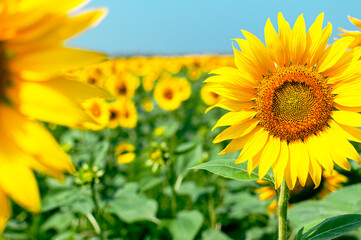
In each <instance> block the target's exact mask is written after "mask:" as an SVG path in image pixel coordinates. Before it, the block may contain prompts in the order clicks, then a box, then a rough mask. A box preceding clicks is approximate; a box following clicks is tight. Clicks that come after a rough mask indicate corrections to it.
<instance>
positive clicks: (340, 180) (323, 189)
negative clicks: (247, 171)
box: [255, 171, 347, 214]
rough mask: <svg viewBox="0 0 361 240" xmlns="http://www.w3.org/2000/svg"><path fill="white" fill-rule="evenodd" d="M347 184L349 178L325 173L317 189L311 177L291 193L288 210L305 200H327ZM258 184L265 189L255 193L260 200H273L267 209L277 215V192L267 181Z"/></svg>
mask: <svg viewBox="0 0 361 240" xmlns="http://www.w3.org/2000/svg"><path fill="white" fill-rule="evenodd" d="M346 182H347V177H345V176H344V175H342V174H340V173H339V172H337V171H333V172H332V173H328V172H326V171H323V173H322V179H321V184H320V185H319V186H318V187H317V188H315V185H314V183H313V181H312V180H311V178H310V177H309V178H308V179H307V181H306V185H305V186H304V187H302V186H301V185H300V184H299V183H297V184H296V186H295V188H294V189H293V190H292V191H290V199H289V203H290V204H289V205H288V208H291V207H292V204H295V203H298V202H301V201H304V200H308V199H322V198H325V197H326V196H327V195H328V194H329V193H331V192H333V191H336V190H337V189H339V188H342V187H343V185H342V184H344V183H346ZM258 183H259V184H261V185H263V187H261V188H258V189H256V190H255V193H257V194H259V196H258V198H259V199H261V200H272V202H271V203H270V204H269V205H268V207H267V213H268V214H271V213H275V212H276V209H277V202H276V191H275V190H274V189H273V187H272V186H270V185H269V183H268V182H266V181H263V180H261V181H258ZM264 185H266V186H264Z"/></svg>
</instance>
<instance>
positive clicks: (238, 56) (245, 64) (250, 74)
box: [232, 39, 262, 79]
mask: <svg viewBox="0 0 361 240" xmlns="http://www.w3.org/2000/svg"><path fill="white" fill-rule="evenodd" d="M240 40H242V39H240ZM240 40H237V42H238V41H240ZM232 47H233V52H234V61H235V64H236V66H237V68H238V69H239V70H240V71H241V72H242V74H243V75H245V76H246V78H247V79H262V74H260V73H259V72H258V71H257V69H256V67H255V66H254V64H253V63H252V61H250V60H249V59H248V58H247V57H246V56H245V55H244V53H241V52H240V51H239V50H238V49H236V48H235V47H234V44H233V42H232Z"/></svg>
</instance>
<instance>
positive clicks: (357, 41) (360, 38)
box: [339, 16, 361, 48]
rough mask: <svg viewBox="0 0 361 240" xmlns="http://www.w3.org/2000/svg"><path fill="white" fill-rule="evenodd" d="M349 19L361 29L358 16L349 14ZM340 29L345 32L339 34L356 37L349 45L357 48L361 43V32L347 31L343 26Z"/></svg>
mask: <svg viewBox="0 0 361 240" xmlns="http://www.w3.org/2000/svg"><path fill="white" fill-rule="evenodd" d="M348 19H349V20H350V22H351V23H352V24H354V25H355V26H356V27H358V28H359V29H361V21H360V20H359V19H357V18H354V17H351V16H348ZM339 30H340V31H341V32H343V33H340V34H339V35H340V36H341V37H349V36H351V37H354V38H355V39H354V41H353V42H352V43H351V44H350V46H348V47H349V48H355V47H358V46H360V45H361V32H359V31H347V30H345V29H343V28H339Z"/></svg>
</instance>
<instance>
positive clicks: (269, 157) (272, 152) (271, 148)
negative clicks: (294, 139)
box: [258, 136, 281, 179]
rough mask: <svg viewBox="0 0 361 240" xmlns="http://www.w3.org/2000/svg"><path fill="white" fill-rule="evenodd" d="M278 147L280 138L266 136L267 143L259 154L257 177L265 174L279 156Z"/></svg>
mask: <svg viewBox="0 0 361 240" xmlns="http://www.w3.org/2000/svg"><path fill="white" fill-rule="evenodd" d="M280 148H281V142H280V139H279V138H275V137H273V136H270V137H269V138H268V143H267V145H266V146H265V149H264V151H263V153H262V156H261V160H260V164H259V169H258V175H259V179H262V178H263V177H264V176H265V175H266V174H267V172H268V170H269V169H270V168H271V166H272V165H273V164H274V162H275V161H276V160H277V158H278V156H279V152H280Z"/></svg>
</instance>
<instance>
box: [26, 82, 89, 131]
mask: <svg viewBox="0 0 361 240" xmlns="http://www.w3.org/2000/svg"><path fill="white" fill-rule="evenodd" d="M19 101H20V106H19V107H20V108H19V110H20V111H21V112H22V113H24V114H25V115H27V116H30V117H31V118H34V119H39V120H41V121H46V122H52V123H56V124H61V125H67V126H71V127H80V126H82V124H83V123H84V122H94V121H93V120H92V119H91V118H90V116H88V115H87V114H86V113H85V110H84V109H83V108H82V107H81V106H80V105H79V103H77V102H76V101H74V100H73V99H69V98H67V97H66V96H64V95H63V94H61V93H59V92H57V91H56V90H54V89H52V88H51V87H48V86H46V85H44V84H42V82H39V83H35V82H24V83H22V84H21V86H20V89H19Z"/></svg>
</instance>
